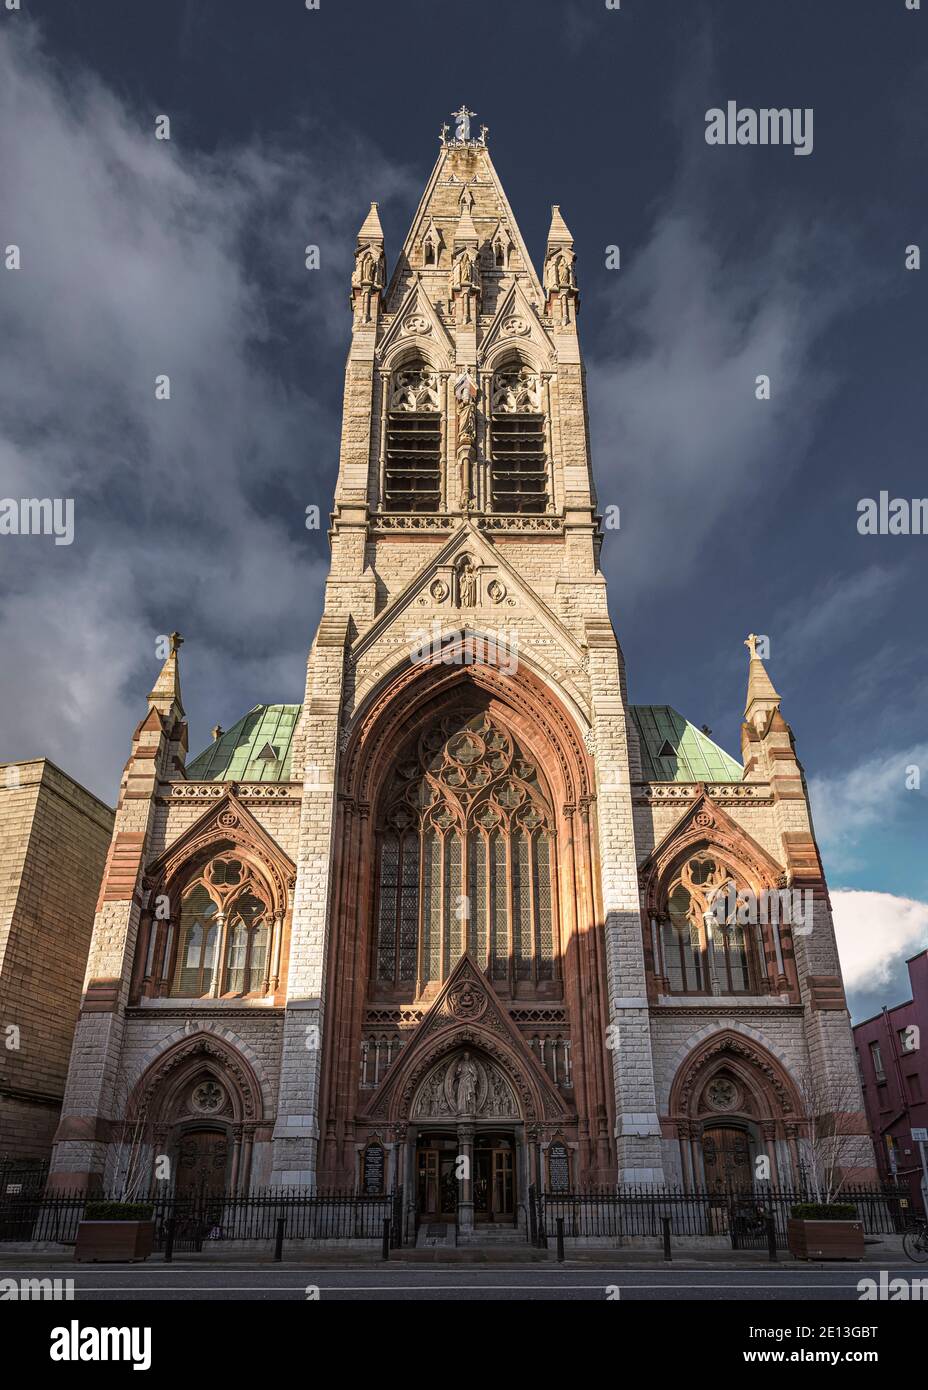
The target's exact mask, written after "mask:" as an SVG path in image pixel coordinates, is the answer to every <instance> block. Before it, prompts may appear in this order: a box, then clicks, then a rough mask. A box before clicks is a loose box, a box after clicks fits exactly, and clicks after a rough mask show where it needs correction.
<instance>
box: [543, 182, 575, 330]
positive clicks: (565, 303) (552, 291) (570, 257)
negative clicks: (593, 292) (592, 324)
mask: <svg viewBox="0 0 928 1390" xmlns="http://www.w3.org/2000/svg"><path fill="white" fill-rule="evenodd" d="M576 259H577V258H576V256H575V255H574V239H573V236H572V234H571V231H570V228H569V227H568V225H567V223H566V222H565V221H564V219H563V217H562V216H561V209H560V206H559V205H558V204H557V203H554V204H553V206H552V208H551V226H550V228H549V229H548V246H547V250H546V251H545V268H544V275H543V276H542V279H543V281H544V287H545V308H546V310H547V312H548V313H549V314H550V315H551V317H552V319H553V320H554V322H555V323H556V324H559V325H560V326H561V327H566V325H567V324H570V323H573V322H575V320H576V317H577V310H578V309H579V307H580V295H579V293H578V291H577V275H576V271H575V269H574V265H575V262H576Z"/></svg>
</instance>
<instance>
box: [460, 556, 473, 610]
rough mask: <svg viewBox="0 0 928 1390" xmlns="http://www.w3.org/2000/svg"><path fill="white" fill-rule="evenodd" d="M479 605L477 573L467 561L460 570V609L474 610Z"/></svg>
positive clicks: (466, 560) (467, 560) (468, 560)
mask: <svg viewBox="0 0 928 1390" xmlns="http://www.w3.org/2000/svg"><path fill="white" fill-rule="evenodd" d="M476 603H477V572H476V570H475V569H474V567H473V565H472V564H471V562H470V559H469V558H468V559H465V560H464V563H463V564H462V565H461V568H460V569H459V570H458V607H459V608H473V607H474V606H475V605H476Z"/></svg>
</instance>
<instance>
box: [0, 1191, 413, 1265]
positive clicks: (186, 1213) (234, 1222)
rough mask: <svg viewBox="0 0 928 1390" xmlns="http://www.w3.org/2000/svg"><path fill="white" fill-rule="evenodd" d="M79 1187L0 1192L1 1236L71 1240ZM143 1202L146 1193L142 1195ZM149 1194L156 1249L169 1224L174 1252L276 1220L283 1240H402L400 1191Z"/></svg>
mask: <svg viewBox="0 0 928 1390" xmlns="http://www.w3.org/2000/svg"><path fill="white" fill-rule="evenodd" d="M98 1200H100V1199H99V1197H97V1198H94V1197H90V1198H88V1197H87V1196H86V1194H84V1193H66V1192H64V1193H62V1192H58V1193H55V1194H53V1195H49V1196H42V1195H39V1194H36V1193H32V1194H12V1195H4V1194H0V1241H3V1240H7V1241H10V1240H17V1241H57V1242H60V1243H63V1244H71V1243H73V1242H74V1241H75V1240H76V1238H77V1228H78V1225H79V1224H80V1222H81V1220H82V1219H83V1216H84V1208H85V1206H86V1203H87V1202H88V1201H98ZM143 1200H145V1199H143ZM151 1200H152V1206H153V1213H152V1214H153V1219H154V1222H155V1247H156V1249H163V1248H164V1247H165V1245H166V1244H167V1241H168V1234H169V1231H170V1229H171V1226H172V1224H173V1248H174V1249H175V1250H178V1251H180V1250H200V1249H204V1248H206V1247H207V1246H208V1245H209V1244H211V1243H212V1242H220V1241H240V1240H250V1241H262V1242H269V1243H270V1242H273V1241H275V1239H276V1236H277V1223H278V1221H279V1220H283V1222H284V1231H283V1233H284V1239H285V1240H320V1241H328V1240H380V1239H382V1237H383V1229H384V1227H383V1223H384V1221H385V1220H389V1221H390V1223H391V1231H390V1242H391V1244H392V1245H394V1246H398V1245H401V1244H402V1241H403V1229H402V1194H401V1193H393V1192H390V1193H387V1194H385V1195H383V1196H366V1195H363V1194H358V1193H356V1192H346V1191H326V1192H319V1191H316V1190H313V1189H307V1188H291V1187H267V1188H261V1189H258V1190H257V1191H254V1192H250V1193H248V1194H247V1196H228V1195H224V1194H212V1193H206V1192H204V1193H201V1194H198V1195H196V1196H190V1197H175V1196H170V1195H167V1196H159V1197H155V1198H153V1199H151Z"/></svg>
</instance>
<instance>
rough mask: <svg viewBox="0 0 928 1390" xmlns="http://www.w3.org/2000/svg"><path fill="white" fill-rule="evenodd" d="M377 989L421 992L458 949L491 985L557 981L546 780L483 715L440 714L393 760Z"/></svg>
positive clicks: (382, 858)
mask: <svg viewBox="0 0 928 1390" xmlns="http://www.w3.org/2000/svg"><path fill="white" fill-rule="evenodd" d="M378 846H379V850H378V880H377V881H378V894H377V901H376V905H375V923H376V940H375V947H374V954H373V959H372V973H373V975H374V979H375V983H376V984H377V985H379V986H381V987H383V988H388V987H392V988H394V989H399V988H401V987H407V986H410V985H412V984H413V982H415V988H416V991H417V992H418V991H421V990H423V989H425V988H427V987H428V986H430V985H434V984H436V983H440V982H441V981H442V980H444V979H446V978H447V977H448V975H449V973H450V972H451V970H452V969H453V968H454V966H455V964H456V962H457V961H458V960H459V959H460V957H461V955H462V953H463V952H464V951H465V950H468V951H470V952H471V954H472V955H473V956H474V958H475V959H476V960H477V962H478V963H479V964H480V966H481V968H483V969H485V970H487V971H488V972H489V974H490V976H491V978H493V979H495V980H498V981H501V982H502V981H507V980H508V981H510V982H511V983H513V984H514V983H515V982H517V981H525V982H529V983H530V982H532V981H536V982H537V981H541V980H553V979H554V978H555V976H556V974H557V970H558V966H557V957H558V945H557V941H558V935H557V926H556V920H555V911H556V899H555V895H554V877H553V876H554V873H555V859H554V840H553V836H552V818H551V811H550V803H549V799H548V795H547V791H546V788H545V786H544V783H543V779H542V778H541V776H540V775H539V772H538V769H537V768H536V767H535V765H534V763H533V762H532V760H531V759H530V758H528V757H526V756H525V755H524V754H523V751H522V750H521V748H520V747H519V746H518V744H517V743H516V741H515V739H514V738H513V737H512V735H511V734H510V733H509V731H508V730H507V729H506V728H505V727H504V726H503V725H502V724H500V723H497V722H496V721H495V720H493V719H491V718H490V717H489V716H488V715H487V714H485V713H478V714H473V715H466V714H465V715H460V716H447V717H445V718H444V719H442V720H440V721H438V723H436V724H435V725H433V726H432V727H431V728H429V729H427V730H426V731H425V732H424V733H423V734H422V735H420V736H419V737H418V738H417V740H416V741H415V744H414V745H413V746H412V747H409V748H407V749H406V750H405V751H404V753H403V755H402V756H401V757H400V758H399V759H398V761H397V764H396V767H395V770H394V773H393V777H392V779H391V780H390V782H389V783H388V786H387V790H386V795H385V797H384V801H383V809H382V814H381V816H380V818H379V821H378Z"/></svg>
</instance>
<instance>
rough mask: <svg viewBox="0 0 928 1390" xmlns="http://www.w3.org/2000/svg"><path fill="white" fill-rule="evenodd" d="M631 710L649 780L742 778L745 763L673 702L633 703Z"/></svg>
mask: <svg viewBox="0 0 928 1390" xmlns="http://www.w3.org/2000/svg"><path fill="white" fill-rule="evenodd" d="M630 709H631V712H632V717H633V719H634V721H635V725H636V727H637V729H638V734H639V740H640V743H641V772H642V776H643V777H644V778H645V779H646V780H647V781H649V782H740V781H741V780H742V776H743V772H744V769H743V768H742V766H741V764H740V763H739V762H737V761H736V760H735V759H734V758H730V757H729V756H728V754H727V753H726V752H725V751H724V749H722V748H720V747H719V746H718V744H717V743H713V742H712V740H711V738H708V737H707V736H706V735H705V734H704V733H701V732H700V731H699V729H697V728H696V727H695V726H694V725H693V724H691V723H690V722H689V720H688V719H684V718H683V715H682V714H678V713H677V711H676V710H675V709H673V708H672V707H671V706H670V705H631V706H630ZM662 750H663V756H661V753H662ZM670 750H673V752H672V756H671V753H670Z"/></svg>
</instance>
